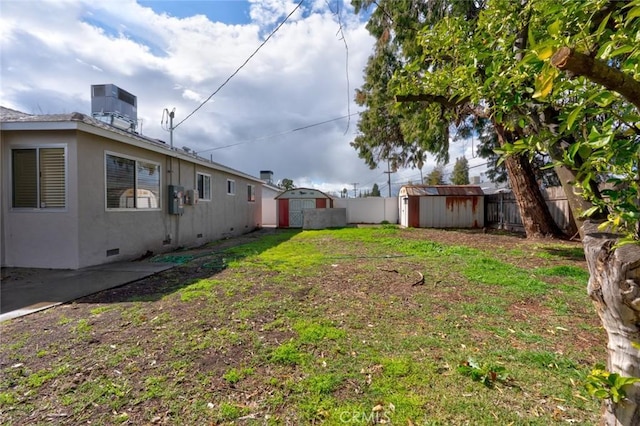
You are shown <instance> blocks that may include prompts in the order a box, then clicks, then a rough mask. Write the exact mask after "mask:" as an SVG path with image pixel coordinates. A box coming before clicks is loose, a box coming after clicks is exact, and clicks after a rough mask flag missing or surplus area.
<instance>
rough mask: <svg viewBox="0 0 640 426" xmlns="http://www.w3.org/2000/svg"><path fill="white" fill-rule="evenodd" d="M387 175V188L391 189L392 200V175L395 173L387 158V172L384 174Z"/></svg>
mask: <svg viewBox="0 0 640 426" xmlns="http://www.w3.org/2000/svg"><path fill="white" fill-rule="evenodd" d="M384 173H386V174H387V186H388V187H389V198H391V173H395V172H392V171H391V166H390V164H389V159H388V158H387V171H386V172H384Z"/></svg>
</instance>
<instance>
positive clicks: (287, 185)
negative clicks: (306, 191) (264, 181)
mask: <svg viewBox="0 0 640 426" xmlns="http://www.w3.org/2000/svg"><path fill="white" fill-rule="evenodd" d="M279 186H280V188H282V189H284V190H285V191H288V190H290V189H293V188H295V187H296V186H295V185H294V184H293V181H292V180H291V179H289V178H284V179H282V181H280V185H279Z"/></svg>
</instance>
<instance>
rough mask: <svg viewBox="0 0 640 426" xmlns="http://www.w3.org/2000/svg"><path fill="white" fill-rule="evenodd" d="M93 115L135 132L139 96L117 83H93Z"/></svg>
mask: <svg viewBox="0 0 640 426" xmlns="http://www.w3.org/2000/svg"><path fill="white" fill-rule="evenodd" d="M91 116H92V117H93V118H95V119H97V120H100V121H102V122H105V123H107V124H110V125H112V126H114V127H117V128H119V129H122V130H127V131H130V132H135V131H136V127H137V125H138V98H136V97H135V96H134V95H132V94H131V93H129V92H127V91H126V90H122V89H121V88H119V87H118V86H116V85H115V84H95V85H92V86H91Z"/></svg>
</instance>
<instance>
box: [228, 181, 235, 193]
mask: <svg viewBox="0 0 640 426" xmlns="http://www.w3.org/2000/svg"><path fill="white" fill-rule="evenodd" d="M227 195H236V181H235V180H233V179H227Z"/></svg>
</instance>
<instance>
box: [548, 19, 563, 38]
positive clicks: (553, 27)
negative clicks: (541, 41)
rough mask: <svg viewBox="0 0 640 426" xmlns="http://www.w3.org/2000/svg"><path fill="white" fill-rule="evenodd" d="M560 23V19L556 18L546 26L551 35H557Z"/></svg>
mask: <svg viewBox="0 0 640 426" xmlns="http://www.w3.org/2000/svg"><path fill="white" fill-rule="evenodd" d="M560 24H561V23H560V20H557V21H555V22H554V23H553V24H551V25H549V27H548V28H547V29H548V30H549V34H550V35H551V36H552V37H557V36H558V35H559V34H560Z"/></svg>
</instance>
